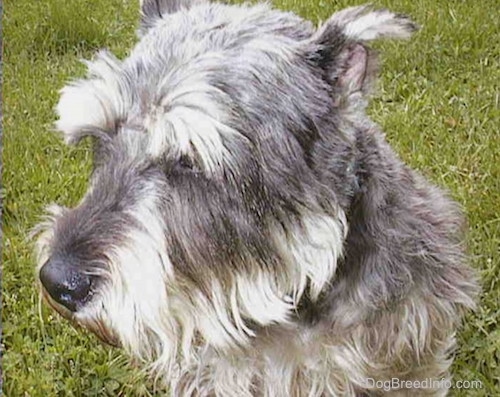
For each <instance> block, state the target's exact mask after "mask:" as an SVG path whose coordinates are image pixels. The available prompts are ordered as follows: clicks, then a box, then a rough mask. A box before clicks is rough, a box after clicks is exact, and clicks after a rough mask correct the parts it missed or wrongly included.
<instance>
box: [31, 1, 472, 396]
mask: <svg viewBox="0 0 500 397" xmlns="http://www.w3.org/2000/svg"><path fill="white" fill-rule="evenodd" d="M141 11H142V19H141V25H140V28H139V31H138V34H139V37H140V40H139V42H138V44H137V45H136V46H135V48H134V49H133V50H132V52H131V53H130V55H129V57H128V58H126V59H124V60H118V59H116V58H115V57H114V56H113V55H111V54H109V53H107V52H100V53H99V54H98V55H97V56H96V57H95V59H94V60H92V61H90V62H88V63H87V64H88V68H89V72H88V76H87V78H85V79H82V80H77V81H74V82H73V83H71V84H69V85H68V86H66V87H65V88H64V89H63V90H62V94H61V99H60V101H59V104H58V106H57V113H58V115H59V120H58V122H57V127H58V129H59V130H61V131H62V132H63V133H64V136H65V139H66V141H68V142H78V141H79V140H80V139H81V138H83V137H86V136H91V137H93V140H94V143H95V146H94V159H95V161H94V172H93V174H92V177H91V180H90V186H89V190H88V192H87V193H86V195H85V197H84V198H83V199H82V201H81V202H80V204H79V205H78V206H77V207H76V208H74V209H65V208H61V207H57V206H54V207H52V209H51V211H50V215H49V216H48V217H47V220H46V222H44V223H43V224H42V225H40V237H39V240H38V263H39V265H38V270H39V274H40V280H41V287H42V288H41V290H42V293H43V295H44V297H45V298H46V300H47V301H48V302H49V304H51V306H53V307H54V309H55V310H57V311H58V312H59V313H60V314H62V315H63V316H64V317H66V318H68V319H69V320H71V321H72V322H75V323H77V324H79V325H82V326H84V327H85V328H87V329H89V330H91V331H93V332H94V333H95V334H96V335H98V336H99V337H100V338H101V339H103V340H104V341H106V342H107V343H109V344H112V345H117V346H121V347H122V348H124V349H125V350H127V351H128V352H129V353H130V354H132V355H133V356H135V357H136V358H138V359H140V360H142V361H143V362H144V364H145V366H146V367H147V369H148V370H150V371H151V372H152V373H153V374H156V375H158V376H160V377H161V379H162V380H163V381H164V382H165V383H166V384H167V385H168V386H169V387H170V389H171V390H172V393H173V395H175V396H230V397H234V396H241V397H245V396H248V397H251V396H268V397H289V396H297V397H302V396H310V397H313V396H318V397H319V396H355V395H357V396H361V395H380V394H382V393H386V394H390V395H410V394H415V395H433V396H441V395H445V394H446V389H443V388H439V387H437V386H435V385H434V387H431V388H426V389H419V390H391V391H389V392H384V391H383V390H377V389H374V388H373V384H370V383H369V382H367V379H369V378H372V379H374V380H381V381H385V380H390V379H391V378H399V379H401V380H424V379H428V378H431V379H434V380H440V379H442V378H446V377H448V376H449V373H448V368H449V366H450V363H451V359H450V353H451V352H452V349H453V347H454V334H455V330H456V328H457V325H458V324H459V322H460V319H461V317H462V314H463V313H464V311H465V310H466V309H467V308H471V307H473V304H474V297H475V295H476V292H477V287H476V282H475V280H474V275H473V273H472V271H471V269H470V268H469V267H468V266H467V265H466V264H465V259H464V256H463V254H462V242H461V229H462V220H461V216H460V213H459V211H458V209H457V207H456V205H455V204H454V203H452V202H451V201H450V200H449V199H448V198H447V197H446V195H445V194H444V193H443V192H442V191H441V190H439V189H438V188H436V187H434V186H432V185H430V184H429V183H427V182H426V181H425V180H424V179H423V178H422V177H421V176H420V175H418V174H416V173H415V172H414V171H412V170H410V169H408V168H407V167H406V166H405V165H404V164H402V162H401V161H400V160H399V159H398V157H397V156H396V155H395V153H394V152H393V150H392V149H391V148H390V147H389V146H388V144H387V143H386V141H385V139H384V135H383V134H382V132H381V131H380V130H379V129H378V127H377V126H376V125H374V124H373V123H372V122H371V121H370V120H369V119H368V118H367V116H366V114H365V107H366V101H367V94H368V93H369V91H370V87H371V86H372V83H373V80H374V77H375V71H376V65H377V62H376V56H375V54H374V53H373V51H372V50H371V49H370V48H369V47H367V45H366V42H367V41H369V40H373V39H377V38H384V37H395V38H406V37H409V36H410V34H411V33H412V31H413V30H415V25H414V24H413V23H412V22H411V21H410V20H409V19H407V18H406V17H404V16H402V15H397V14H393V13H391V12H389V11H387V10H372V9H371V8H369V7H354V8H348V9H346V10H343V11H341V12H338V13H336V14H334V15H333V16H332V17H331V18H330V19H329V20H327V21H326V22H325V23H323V24H322V25H321V26H320V27H319V28H318V29H316V28H314V27H313V25H312V24H311V23H309V22H307V21H304V20H303V19H301V18H299V17H298V16H296V15H294V14H291V13H285V12H282V11H278V10H274V9H272V8H271V7H270V6H269V5H267V4H257V5H242V6H230V5H221V4H212V3H208V2H205V1H203V0H194V1H189V0H188V1H183V0H157V1H152V0H144V1H143V2H142V4H141Z"/></svg>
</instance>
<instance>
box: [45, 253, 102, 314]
mask: <svg viewBox="0 0 500 397" xmlns="http://www.w3.org/2000/svg"><path fill="white" fill-rule="evenodd" d="M40 281H41V282H42V285H43V286H44V287H45V289H46V290H47V292H48V293H49V295H50V296H51V297H52V299H54V300H55V301H56V302H58V303H60V304H61V305H63V306H65V307H66V308H67V309H69V310H71V311H72V312H76V311H77V310H78V309H79V308H80V307H81V306H82V305H83V304H84V303H85V302H86V301H87V299H88V298H89V296H90V291H91V289H90V286H91V284H92V283H91V279H90V277H89V276H88V275H86V274H83V273H82V272H81V271H79V270H78V269H75V267H74V266H71V265H68V264H67V263H64V262H63V261H61V260H59V259H50V260H48V261H47V262H46V263H45V264H44V265H43V266H42V268H41V269H40Z"/></svg>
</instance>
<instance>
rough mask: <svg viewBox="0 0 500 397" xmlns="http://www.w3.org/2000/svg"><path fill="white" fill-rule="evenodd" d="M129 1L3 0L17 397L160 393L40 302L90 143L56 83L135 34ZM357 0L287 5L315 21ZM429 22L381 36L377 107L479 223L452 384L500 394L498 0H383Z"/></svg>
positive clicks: (7, 232) (9, 288)
mask: <svg viewBox="0 0 500 397" xmlns="http://www.w3.org/2000/svg"><path fill="white" fill-rule="evenodd" d="M135 3H136V2H135V1H131V0H72V1H67V0H40V1H36V2H34V1H30V0H5V1H4V19H3V23H4V85H3V97H4V108H3V111H4V122H3V126H4V149H3V156H4V157H3V159H4V170H3V186H4V193H3V196H4V201H3V208H4V218H3V231H4V241H3V313H2V316H3V349H4V352H5V356H4V359H3V369H4V377H5V383H4V393H5V395H6V396H8V397H18V396H33V397H35V396H41V397H46V396H148V395H161V393H160V392H158V391H155V390H154V387H153V385H151V384H150V383H145V381H144V377H143V376H141V374H140V373H139V372H138V371H137V370H134V369H133V368H131V366H130V365H129V364H127V363H128V360H127V359H126V358H125V357H123V356H121V354H120V352H119V351H117V350H113V349H109V348H107V347H104V346H101V345H100V344H99V343H98V342H97V341H96V339H95V337H93V336H91V335H87V334H86V333H82V332H79V331H76V330H74V329H73V328H72V327H71V326H69V325H68V324H67V323H66V322H65V321H63V320H61V319H60V318H59V317H58V316H56V315H55V314H54V313H53V312H51V311H50V310H48V309H47V308H46V307H45V306H41V305H40V303H39V299H38V294H37V290H36V284H35V278H34V260H33V255H32V242H30V241H27V234H28V231H29V230H30V228H31V227H33V226H34V225H35V224H36V223H37V221H38V220H39V217H40V215H41V214H42V213H43V208H44V206H46V205H47V204H49V203H51V202H58V203H59V204H64V205H74V204H75V203H77V201H78V199H79V197H81V195H82V194H83V192H84V191H85V188H86V178H87V174H88V171H89V166H90V156H89V153H88V150H87V149H88V146H87V145H82V146H79V147H76V148H68V147H65V146H64V145H63V143H62V142H61V140H60V139H59V137H58V136H57V135H56V134H54V133H52V132H51V126H52V123H53V121H54V112H53V107H54V105H55V103H56V101H57V96H58V94H57V93H58V90H59V89H60V88H61V87H62V86H63V85H64V83H65V82H66V81H67V80H68V78H70V77H71V76H78V75H82V73H83V67H82V66H81V64H80V63H79V59H81V58H89V57H91V56H92V54H93V53H94V52H95V51H96V50H97V49H98V48H102V47H107V48H110V49H111V50H112V51H113V52H115V53H117V54H118V55H120V56H124V55H125V54H126V51H127V49H128V48H129V47H130V45H131V44H132V43H133V42H134V40H135V39H134V30H135V27H136V18H137V11H138V10H137V5H136V4H135ZM353 3H356V4H359V3H360V2H359V1H355V2H348V1H345V0H343V1H337V2H335V1H324V0H311V1H308V0H300V1H298V0H289V1H287V0H280V1H279V3H277V5H278V7H280V8H283V9H288V10H293V11H295V12H297V13H299V14H300V15H302V16H304V17H307V18H309V19H312V20H314V21H318V20H324V19H326V18H328V16H329V15H330V14H331V13H332V12H334V10H336V9H339V8H342V7H344V6H347V5H352V4H353ZM374 3H375V4H376V5H381V6H387V7H389V8H391V9H394V10H397V11H401V12H405V13H408V14H410V15H411V16H412V17H413V18H414V19H415V20H416V21H417V22H418V23H419V24H420V25H422V30H421V31H420V32H419V33H418V34H417V35H416V36H415V37H414V38H413V39H412V40H410V41H408V42H402V43H401V42H399V43H398V42H384V43H380V44H377V48H378V49H379V50H380V52H381V54H382V59H383V60H384V62H383V69H382V76H381V83H380V90H379V92H378V94H377V95H376V96H375V98H374V101H373V103H372V106H371V108H370V112H371V114H372V116H373V118H374V119H375V120H376V121H377V122H379V123H380V124H381V125H382V127H383V128H384V130H385V131H386V133H387V136H388V139H389V140H390V142H391V143H392V144H393V145H394V147H395V148H396V150H397V151H398V152H399V153H400V155H401V156H402V158H403V159H404V160H405V161H406V162H407V163H409V164H410V165H412V166H413V167H414V168H417V169H419V170H420V171H421V172H423V173H424V174H425V175H427V176H428V177H429V178H430V179H432V180H434V181H435V182H436V183H438V184H439V185H441V186H445V187H447V188H448V189H449V190H450V191H451V192H452V195H453V196H454V197H455V198H456V199H457V200H458V201H459V202H460V203H462V204H463V205H464V208H465V211H466V213H467V217H468V220H469V223H470V233H469V247H470V253H471V258H472V264H473V266H474V267H476V268H477V269H478V270H479V271H480V273H481V277H482V284H483V293H482V295H481V301H480V305H479V308H478V310H477V312H475V313H473V314H471V315H469V316H468V317H467V319H466V322H465V324H464V326H463V328H462V329H461V332H460V333H459V335H458V340H459V345H460V348H459V350H458V351H457V354H456V359H455V364H454V367H453V372H454V377H455V379H466V380H473V379H479V380H481V381H482V382H483V385H484V388H483V389H482V390H475V391H470V390H469V391H466V390H462V391H454V392H453V393H452V394H453V395H456V396H493V395H497V393H496V392H498V390H500V259H499V258H500V255H499V246H500V215H499V205H500V165H499V162H500V157H499V153H500V137H499V135H498V134H499V131H498V129H499V125H500V110H499V106H500V104H499V101H500V99H499V96H500V93H499V81H500V65H499V59H500V30H499V29H498V15H499V14H498V2H497V1H496V0H483V1H481V2H480V3H478V2H475V1H472V0H470V1H465V0H464V1H458V0H455V1H436V0H391V1H389V0H387V1H375V2H374Z"/></svg>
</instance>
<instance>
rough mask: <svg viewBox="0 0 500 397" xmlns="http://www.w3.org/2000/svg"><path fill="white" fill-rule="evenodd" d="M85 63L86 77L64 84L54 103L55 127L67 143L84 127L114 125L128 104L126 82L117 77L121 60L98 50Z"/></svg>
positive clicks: (104, 127)
mask: <svg viewBox="0 0 500 397" xmlns="http://www.w3.org/2000/svg"><path fill="white" fill-rule="evenodd" d="M85 63H86V64H87V66H88V75H87V76H88V78H87V79H85V80H84V79H82V80H77V81H75V82H73V83H71V84H68V85H67V86H66V87H64V88H63V89H62V90H61V97H60V99H59V103H58V104H57V106H56V112H57V115H58V116H59V119H58V120H57V121H56V128H57V129H58V130H59V131H62V132H63V133H64V137H65V140H66V142H68V143H69V142H72V141H73V138H74V136H75V134H76V133H78V132H79V131H81V130H82V129H84V128H99V129H105V130H107V129H110V128H113V127H114V124H115V123H116V122H117V120H120V119H123V118H125V117H126V115H127V111H128V110H129V109H130V107H131V98H130V97H128V96H127V95H126V93H127V91H128V90H127V87H126V85H127V83H126V81H124V80H123V79H122V78H121V77H120V71H121V65H120V62H119V61H118V60H117V59H116V58H115V57H114V56H113V55H111V54H110V53H108V52H106V51H101V52H100V53H99V54H97V56H96V58H95V59H94V60H93V61H91V62H90V61H87V62H85Z"/></svg>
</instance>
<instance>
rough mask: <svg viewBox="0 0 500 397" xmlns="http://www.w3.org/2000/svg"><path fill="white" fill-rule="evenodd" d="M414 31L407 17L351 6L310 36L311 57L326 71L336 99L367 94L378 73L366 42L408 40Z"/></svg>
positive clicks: (415, 27)
mask: <svg viewBox="0 0 500 397" xmlns="http://www.w3.org/2000/svg"><path fill="white" fill-rule="evenodd" d="M415 30H417V25H415V24H414V23H413V22H412V21H411V20H410V19H408V17H406V16H404V15H401V14H395V13H392V12H390V11H388V10H372V8H371V7H370V6H361V7H350V8H347V9H345V10H342V11H340V12H337V13H335V14H333V15H332V17H331V18H330V19H328V20H327V21H326V22H325V23H324V24H323V25H322V26H321V27H320V28H319V29H318V31H317V32H316V33H315V34H314V35H313V36H312V42H313V46H315V49H314V50H313V55H312V56H311V58H312V59H314V60H315V61H316V62H317V63H318V64H319V65H320V66H321V67H322V68H323V69H324V70H325V72H326V76H327V78H328V80H329V81H330V82H331V83H332V85H333V88H334V91H335V94H336V95H339V97H338V99H339V100H342V98H346V97H349V96H350V95H352V94H354V93H367V92H368V91H369V89H370V88H371V85H372V82H373V81H374V77H375V75H376V71H377V57H376V54H375V52H374V51H373V50H371V49H370V48H369V47H368V46H367V45H366V44H365V42H367V41H370V40H375V39H378V38H385V37H387V38H408V37H410V36H411V34H412V33H413V32H414V31H415Z"/></svg>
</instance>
